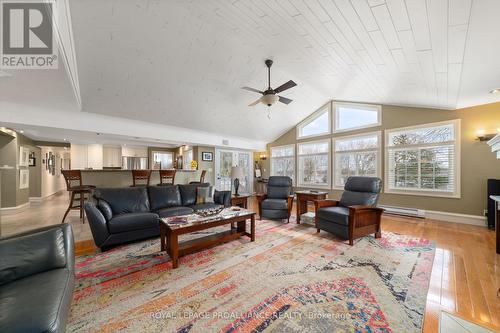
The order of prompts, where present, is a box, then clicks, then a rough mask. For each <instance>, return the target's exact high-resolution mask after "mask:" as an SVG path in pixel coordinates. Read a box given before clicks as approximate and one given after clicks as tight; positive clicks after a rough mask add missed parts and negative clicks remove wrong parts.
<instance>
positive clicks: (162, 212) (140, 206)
mask: <svg viewBox="0 0 500 333" xmlns="http://www.w3.org/2000/svg"><path fill="white" fill-rule="evenodd" d="M200 186H209V184H208V183H204V184H188V185H164V186H147V187H146V186H139V187H120V188H97V189H95V190H94V192H93V198H94V199H95V201H94V202H92V201H87V202H86V203H85V213H86V214H87V218H88V220H89V224H90V229H91V231H92V236H93V237H94V242H95V244H96V246H98V247H100V248H101V250H103V251H106V250H107V249H109V248H110V247H111V246H114V245H118V244H122V243H126V242H131V241H135V240H140V239H146V238H151V237H156V236H159V235H160V227H159V223H158V219H159V218H162V217H171V216H178V215H186V214H191V213H193V212H195V211H198V210H203V209H207V208H213V207H215V206H219V205H224V206H225V207H229V206H231V192H230V191H215V194H214V203H204V204H196V197H197V188H198V187H200Z"/></svg>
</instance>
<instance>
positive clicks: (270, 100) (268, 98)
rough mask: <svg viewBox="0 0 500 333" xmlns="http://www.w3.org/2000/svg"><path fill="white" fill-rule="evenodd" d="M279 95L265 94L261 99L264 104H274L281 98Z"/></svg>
mask: <svg viewBox="0 0 500 333" xmlns="http://www.w3.org/2000/svg"><path fill="white" fill-rule="evenodd" d="M279 99H280V98H279V96H278V95H271V94H269V95H264V96H262V97H261V98H260V101H261V103H262V104H265V105H267V106H271V105H273V104H275V103H276V102H277V101H278V100H279Z"/></svg>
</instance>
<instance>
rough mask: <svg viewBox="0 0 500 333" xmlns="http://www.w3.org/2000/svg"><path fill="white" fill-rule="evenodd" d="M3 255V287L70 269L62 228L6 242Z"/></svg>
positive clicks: (0, 276)
mask: <svg viewBox="0 0 500 333" xmlns="http://www.w3.org/2000/svg"><path fill="white" fill-rule="evenodd" d="M0 253H1V260H0V285H4V284H6V283H9V282H12V281H15V280H18V279H21V278H24V277H27V276H30V275H33V274H37V273H41V272H45V271H48V270H51V269H56V268H62V267H65V266H66V252H65V248H64V233H63V231H62V230H61V229H59V228H57V229H49V230H45V231H41V232H37V233H34V234H28V235H23V236H19V237H16V238H10V239H4V240H2V242H0ZM0 331H1V330H0Z"/></svg>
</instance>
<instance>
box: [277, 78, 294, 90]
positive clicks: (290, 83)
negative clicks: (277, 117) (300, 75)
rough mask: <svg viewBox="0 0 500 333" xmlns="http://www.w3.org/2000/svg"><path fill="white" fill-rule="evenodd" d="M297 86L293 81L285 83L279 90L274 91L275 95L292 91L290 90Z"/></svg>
mask: <svg viewBox="0 0 500 333" xmlns="http://www.w3.org/2000/svg"><path fill="white" fill-rule="evenodd" d="M296 85H297V83H295V82H293V81H292V80H290V81H288V82H286V83H283V84H282V85H281V86H279V87H278V88H276V89H274V92H275V93H280V92H282V91H285V90H287V89H290V88H293V87H295V86H296Z"/></svg>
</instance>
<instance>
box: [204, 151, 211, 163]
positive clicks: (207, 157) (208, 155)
mask: <svg viewBox="0 0 500 333" xmlns="http://www.w3.org/2000/svg"><path fill="white" fill-rule="evenodd" d="M201 160H202V161H206V162H212V161H213V160H214V154H213V153H211V152H208V151H204V152H202V153H201Z"/></svg>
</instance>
